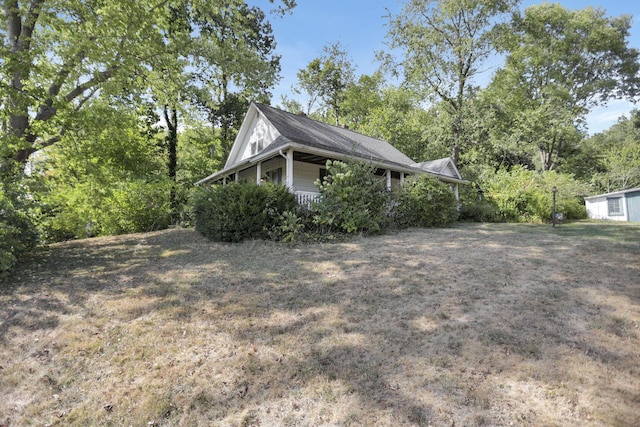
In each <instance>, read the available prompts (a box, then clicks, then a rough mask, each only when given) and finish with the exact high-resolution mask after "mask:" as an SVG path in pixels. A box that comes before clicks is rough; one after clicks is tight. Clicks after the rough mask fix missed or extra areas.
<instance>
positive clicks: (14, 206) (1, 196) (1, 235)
mask: <svg viewBox="0 0 640 427" xmlns="http://www.w3.org/2000/svg"><path fill="white" fill-rule="evenodd" d="M3 187H4V186H1V187H0V276H3V275H5V274H6V273H7V272H8V271H9V270H10V269H11V268H12V267H13V266H14V265H15V264H16V262H17V261H18V260H19V259H20V257H21V256H22V255H23V254H25V253H27V252H29V251H30V250H32V249H33V248H34V247H35V246H36V244H37V243H38V234H37V232H36V227H35V224H34V223H33V220H32V218H31V217H30V215H29V214H28V209H27V207H26V203H25V202H24V201H23V200H21V199H20V198H19V197H17V196H16V195H15V194H14V193H13V192H12V191H7V189H6V188H3Z"/></svg>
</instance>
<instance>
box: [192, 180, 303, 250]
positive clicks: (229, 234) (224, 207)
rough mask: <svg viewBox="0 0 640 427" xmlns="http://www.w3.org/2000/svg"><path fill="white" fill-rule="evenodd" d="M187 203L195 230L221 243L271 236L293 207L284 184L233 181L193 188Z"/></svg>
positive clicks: (275, 232)
mask: <svg viewBox="0 0 640 427" xmlns="http://www.w3.org/2000/svg"><path fill="white" fill-rule="evenodd" d="M190 203H191V211H192V217H193V221H194V223H195V224H194V225H195V229H196V230H197V231H198V232H200V233H201V234H203V235H204V236H206V237H208V238H210V239H212V240H215V241H223V242H239V241H242V240H244V239H254V238H273V237H274V236H277V235H278V232H277V229H278V227H281V225H282V221H283V218H286V217H288V216H289V214H285V212H293V211H294V210H295V207H296V200H295V196H294V195H293V194H291V193H290V192H289V191H288V190H287V188H286V187H285V186H283V185H273V184H265V185H256V184H255V183H236V182H234V183H230V184H227V185H216V186H212V187H208V188H199V189H196V191H195V192H194V194H193V197H192V199H191V202H190ZM288 221H289V226H291V227H294V228H295V224H294V225H291V219H290V218H289V219H288ZM288 231H291V230H288Z"/></svg>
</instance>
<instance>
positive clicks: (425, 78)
mask: <svg viewBox="0 0 640 427" xmlns="http://www.w3.org/2000/svg"><path fill="white" fill-rule="evenodd" d="M517 3H518V2H517V1H516V0H501V1H483V0H465V1H458V0H410V1H407V2H406V3H405V6H404V8H403V10H402V13H400V14H399V15H398V16H397V17H395V18H393V19H391V21H390V25H389V33H388V36H387V37H388V39H389V41H390V43H389V49H390V50H391V51H394V52H401V53H402V54H403V57H402V58H400V59H394V58H392V56H391V55H387V56H386V57H383V58H382V59H383V60H384V63H385V65H386V66H387V68H388V69H391V70H393V72H394V73H397V72H398V70H400V72H402V73H403V76H404V79H405V82H406V83H407V84H408V85H409V86H410V87H413V88H414V90H415V91H416V93H418V94H420V95H421V97H422V99H426V100H428V101H430V102H431V103H436V102H438V101H444V102H443V105H444V107H445V108H443V109H442V113H443V114H445V115H446V116H447V118H445V119H444V120H445V121H448V123H449V125H450V127H449V130H448V133H449V135H450V147H449V148H450V150H448V151H449V152H450V153H451V154H450V155H451V156H452V157H453V160H454V162H455V163H457V162H458V155H459V152H460V151H461V150H462V148H463V147H462V145H463V144H462V143H463V142H464V139H466V136H465V135H466V134H467V133H468V130H467V127H466V125H465V123H464V116H465V109H466V104H467V94H468V92H469V90H470V89H471V88H472V85H473V78H474V76H475V75H476V74H477V73H479V71H480V69H481V65H482V63H483V62H484V61H485V60H486V59H487V58H488V57H489V56H490V55H491V53H493V52H494V50H495V49H494V45H493V44H494V39H495V32H494V31H493V27H494V25H495V22H496V21H497V20H499V19H500V18H502V17H504V16H507V15H508V14H509V13H511V12H512V11H514V10H515V8H516V5H517Z"/></svg>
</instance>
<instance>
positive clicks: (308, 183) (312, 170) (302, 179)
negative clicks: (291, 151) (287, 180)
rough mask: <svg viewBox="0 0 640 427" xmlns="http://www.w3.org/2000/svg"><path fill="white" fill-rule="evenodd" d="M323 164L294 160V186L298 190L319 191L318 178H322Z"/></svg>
mask: <svg viewBox="0 0 640 427" xmlns="http://www.w3.org/2000/svg"><path fill="white" fill-rule="evenodd" d="M321 167H322V166H319V165H314V164H313V163H304V162H295V161H294V162H293V171H294V172H293V188H295V190H296V191H307V192H311V193H317V192H318V187H316V185H315V182H316V179H318V178H320V168H321Z"/></svg>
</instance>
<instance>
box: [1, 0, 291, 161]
mask: <svg viewBox="0 0 640 427" xmlns="http://www.w3.org/2000/svg"><path fill="white" fill-rule="evenodd" d="M276 2H277V3H278V4H280V11H284V10H288V9H290V8H291V7H293V6H294V5H295V1H294V0H279V1H278V0H270V3H276ZM185 4H188V5H189V6H190V7H191V9H192V10H196V11H197V13H195V14H194V15H193V20H194V21H195V19H196V18H198V14H199V13H202V14H203V16H205V18H203V19H204V20H206V22H207V23H208V24H210V26H209V27H207V26H206V25H205V22H202V25H200V30H201V31H204V32H207V31H209V32H210V34H209V35H208V36H209V38H211V37H212V36H213V35H214V34H215V35H219V36H220V37H223V38H226V39H227V40H232V39H234V38H235V39H238V40H242V41H243V45H242V46H240V45H236V46H235V47H236V48H238V51H237V52H234V54H235V55H236V56H232V57H229V56H228V54H229V52H232V49H233V46H231V45H229V43H227V46H226V48H225V49H226V50H225V52H224V53H225V54H226V55H221V56H220V57H219V59H218V62H217V63H216V64H217V65H219V66H221V65H225V66H226V67H231V65H229V64H236V63H237V64H239V65H236V67H237V68H238V70H230V71H228V73H227V76H228V80H227V81H228V85H233V84H237V83H240V82H242V80H234V77H233V76H234V75H237V74H238V73H242V75H243V76H245V77H244V79H245V80H249V79H253V78H254V77H253V76H254V74H252V72H254V71H256V69H252V68H251V67H252V66H253V65H255V61H254V62H251V61H249V60H248V59H247V57H246V52H247V48H248V47H251V48H253V50H254V51H262V49H264V48H265V46H264V43H265V39H263V38H261V37H260V36H261V33H260V32H259V29H257V28H254V27H255V24H256V23H257V25H262V18H263V17H264V14H263V15H262V17H261V16H260V14H261V13H262V12H261V11H260V10H259V9H257V8H255V7H248V6H247V5H246V3H245V2H244V1H242V0H233V1H226V0H213V1H200V0H193V1H189V0H138V1H103V0H55V1H54V0H5V1H4V4H3V6H4V7H3V17H2V18H3V19H2V21H1V22H0V36H1V37H2V39H3V43H2V45H1V46H0V52H1V62H0V79H1V80H2V82H3V85H2V86H1V87H0V96H1V99H0V107H1V109H2V119H3V120H2V122H3V125H4V130H5V136H4V137H3V140H2V149H3V150H2V157H3V158H13V159H16V160H18V161H20V162H23V163H24V162H26V159H27V158H28V156H29V155H30V154H31V153H33V152H34V151H36V150H37V149H39V148H42V147H45V146H48V145H51V144H53V143H55V142H57V141H58V140H59V139H60V132H63V131H64V130H63V129H61V128H60V123H58V122H57V120H55V119H56V117H58V116H60V114H66V113H67V112H70V111H74V110H78V109H80V108H81V107H82V106H83V105H84V104H85V103H86V102H87V101H88V100H90V99H92V98H94V97H95V95H96V94H98V93H113V94H118V95H120V94H125V95H127V94H129V93H131V92H132V91H136V90H138V89H146V85H147V83H148V81H147V77H146V76H147V72H148V70H149V69H152V68H155V69H161V68H162V66H163V65H162V64H165V63H166V62H167V61H168V60H169V59H171V58H175V57H180V55H181V54H182V52H181V51H180V49H179V48H183V47H185V44H184V43H173V44H171V43H169V42H168V40H170V38H172V37H174V35H173V34H170V33H171V31H172V29H173V30H175V28H174V27H175V18H176V15H175V13H174V12H175V11H176V10H181V9H184V5H185ZM228 11H233V13H230V12H228ZM198 19H199V18H198ZM212 19H213V21H212ZM216 19H217V20H216ZM247 23H249V24H247ZM252 25H254V27H252ZM172 26H173V27H172ZM223 29H224V30H223ZM183 34H184V35H186V36H197V33H196V32H194V33H187V32H183ZM256 34H258V35H259V36H258V37H256ZM188 38H189V37H186V38H185V39H183V41H184V40H187V39H188ZM191 43H193V41H192V42H191ZM251 43H254V44H253V45H251ZM271 43H272V39H271ZM272 44H273V43H272ZM243 47H244V49H242V48H243ZM191 52H193V51H191ZM221 53H223V52H221V51H215V52H214V51H211V52H207V54H206V59H207V60H209V64H210V63H211V60H212V58H213V57H214V56H215V55H217V54H221ZM196 58H197V56H196V55H193V56H191V58H190V59H191V60H196ZM239 58H241V59H243V61H239V62H235V61H236V60H237V59H239ZM191 65H192V66H194V67H196V68H197V67H198V65H200V66H199V71H201V72H203V70H207V68H206V67H205V66H203V65H202V63H199V64H197V63H192V64H191ZM215 69H216V70H217V69H219V67H217V68H215ZM257 69H258V70H260V68H259V67H258V68H257ZM234 73H235V74H234ZM262 77H263V73H260V72H257V73H256V74H255V79H261V78H262ZM255 81H257V80H254V82H253V83H255ZM271 83H273V78H272V79H264V84H265V85H267V86H268V85H269V84H271Z"/></svg>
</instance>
